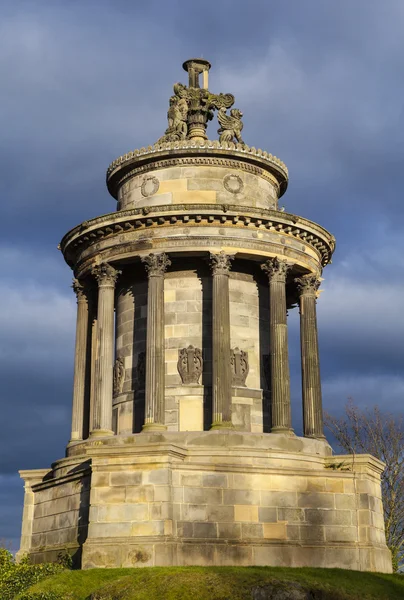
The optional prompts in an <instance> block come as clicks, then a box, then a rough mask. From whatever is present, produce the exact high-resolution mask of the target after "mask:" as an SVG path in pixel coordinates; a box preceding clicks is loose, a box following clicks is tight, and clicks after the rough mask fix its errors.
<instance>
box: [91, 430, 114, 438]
mask: <svg viewBox="0 0 404 600" xmlns="http://www.w3.org/2000/svg"><path fill="white" fill-rule="evenodd" d="M110 435H115V433H114V432H113V431H112V430H111V429H94V430H93V431H90V435H89V437H90V438H95V437H107V436H110Z"/></svg>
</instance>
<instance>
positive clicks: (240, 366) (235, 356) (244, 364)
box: [230, 348, 250, 387]
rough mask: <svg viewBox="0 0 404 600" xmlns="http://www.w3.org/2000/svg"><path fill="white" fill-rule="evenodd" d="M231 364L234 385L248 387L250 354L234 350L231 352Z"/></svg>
mask: <svg viewBox="0 0 404 600" xmlns="http://www.w3.org/2000/svg"><path fill="white" fill-rule="evenodd" d="M230 352H231V355H230V362H231V366H232V385H237V386H242V387H245V386H246V382H245V381H246V379H247V375H248V372H249V370H250V366H249V364H248V352H244V350H240V348H234V350H231V351H230Z"/></svg>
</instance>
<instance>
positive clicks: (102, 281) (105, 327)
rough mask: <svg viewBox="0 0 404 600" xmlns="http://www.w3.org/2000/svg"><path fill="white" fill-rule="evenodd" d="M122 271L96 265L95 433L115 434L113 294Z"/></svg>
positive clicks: (92, 427)
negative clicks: (113, 409) (113, 430)
mask: <svg viewBox="0 0 404 600" xmlns="http://www.w3.org/2000/svg"><path fill="white" fill-rule="evenodd" d="M119 273H120V272H119V271H116V270H115V269H114V268H113V267H111V266H110V265H108V264H106V263H104V264H102V265H99V266H97V267H94V269H93V274H94V276H95V277H96V279H97V281H98V311H97V350H96V360H95V378H94V402H93V406H92V423H91V435H92V436H95V435H112V434H113V432H112V386H113V365H114V297H115V283H116V279H117V277H118V275H119Z"/></svg>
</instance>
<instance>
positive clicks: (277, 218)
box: [60, 204, 335, 267]
mask: <svg viewBox="0 0 404 600" xmlns="http://www.w3.org/2000/svg"><path fill="white" fill-rule="evenodd" d="M184 225H186V226H187V227H189V226H197V225H204V226H216V227H217V226H220V227H224V226H225V227H229V228H231V227H236V228H240V227H241V228H250V229H252V230H254V231H256V230H257V229H258V230H259V229H265V230H269V231H273V232H276V233H278V234H279V235H287V236H292V237H294V238H295V239H298V240H301V241H302V242H303V243H304V244H308V245H309V246H311V247H312V248H314V249H315V250H316V251H317V253H318V255H319V259H320V261H321V264H322V266H323V267H324V266H325V265H327V264H328V263H329V262H330V261H331V257H332V253H333V251H334V249H335V238H334V236H333V235H331V234H330V233H329V232H328V231H327V230H326V229H324V228H323V227H321V226H320V225H317V224H316V223H313V222H312V221H309V220H308V219H304V218H302V217H297V216H296V215H292V214H289V213H284V212H280V211H276V210H262V209H257V208H253V207H251V208H246V207H243V214H240V206H238V205H216V204H215V205H208V204H191V205H175V204H174V205H166V206H155V207H153V208H148V207H144V208H137V209H130V210H122V211H118V212H115V213H111V214H107V215H103V216H101V217H97V218H95V219H91V220H90V221H85V222H84V223H82V224H81V225H79V226H78V227H75V228H74V229H72V230H71V231H69V232H68V233H67V234H66V235H65V236H64V238H63V239H62V241H61V245H60V247H61V250H62V252H63V255H64V257H65V260H66V262H67V263H68V264H69V265H70V266H72V267H73V266H74V265H75V263H76V261H77V257H78V255H79V253H81V251H82V250H84V249H86V248H87V247H90V246H92V245H94V244H95V243H97V242H99V241H100V240H104V239H107V238H113V237H116V236H118V235H121V234H122V233H125V232H129V231H133V230H139V229H151V228H159V227H167V226H171V227H172V226H174V227H175V226H184ZM196 235H197V232H196ZM192 238H193V235H192V234H191V235H190V236H189V239H190V243H192ZM118 243H119V242H118Z"/></svg>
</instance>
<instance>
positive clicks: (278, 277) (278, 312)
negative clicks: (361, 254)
mask: <svg viewBox="0 0 404 600" xmlns="http://www.w3.org/2000/svg"><path fill="white" fill-rule="evenodd" d="M261 266H262V269H263V270H265V271H266V272H267V274H268V278H269V327H270V341H269V356H270V358H269V360H270V371H271V413H272V428H271V431H272V432H273V433H276V432H283V431H286V432H287V431H292V418H291V408H290V373H289V356H288V329H287V312H286V275H287V272H288V270H289V268H290V266H289V265H288V264H287V263H286V262H284V261H281V260H279V259H277V258H274V259H271V260H269V261H267V262H266V263H265V264H264V265H261Z"/></svg>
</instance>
